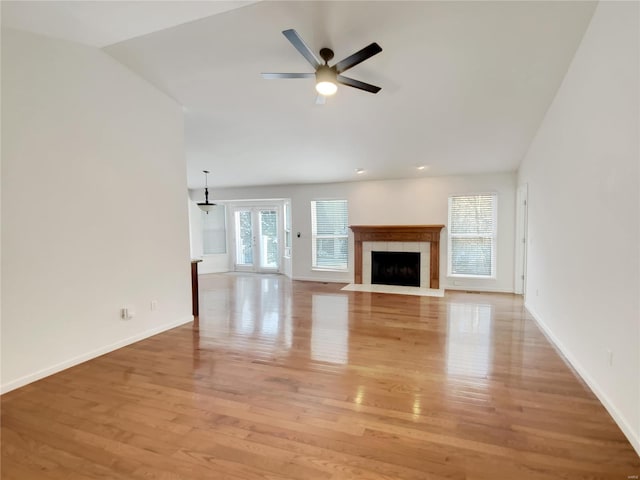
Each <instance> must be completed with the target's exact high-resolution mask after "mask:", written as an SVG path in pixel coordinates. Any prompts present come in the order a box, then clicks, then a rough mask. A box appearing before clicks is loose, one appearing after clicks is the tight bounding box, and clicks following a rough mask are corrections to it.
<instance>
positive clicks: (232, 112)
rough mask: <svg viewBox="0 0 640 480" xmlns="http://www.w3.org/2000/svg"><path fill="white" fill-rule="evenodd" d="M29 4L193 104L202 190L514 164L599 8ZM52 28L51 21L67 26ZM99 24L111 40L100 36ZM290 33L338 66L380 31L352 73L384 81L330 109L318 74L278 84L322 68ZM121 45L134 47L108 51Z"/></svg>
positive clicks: (190, 113)
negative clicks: (286, 75) (284, 75)
mask: <svg viewBox="0 0 640 480" xmlns="http://www.w3.org/2000/svg"><path fill="white" fill-rule="evenodd" d="M3 3H6V2H3ZM20 3H21V4H31V5H30V7H31V8H32V10H31V13H30V15H29V17H30V18H31V20H30V22H27V21H24V19H23V21H22V23H20V21H19V20H20V18H21V17H20V15H19V14H15V10H11V11H10V13H11V14H12V17H11V18H10V19H9V21H8V22H5V19H4V17H5V16H6V15H5V7H4V5H3V25H9V26H14V27H17V28H23V29H27V30H32V31H37V32H39V33H45V34H49V35H52V36H63V37H64V36H67V38H71V39H73V40H76V41H81V42H84V43H88V44H92V45H97V46H100V47H104V50H105V51H106V52H107V53H108V54H110V55H112V56H113V57H114V58H115V59H117V60H118V61H120V62H122V63H123V64H125V65H126V66H128V67H129V68H130V69H132V70H133V71H135V72H137V73H138V74H139V75H141V76H142V77H144V78H146V79H147V80H148V81H149V82H151V83H152V84H154V85H155V86H157V87H158V88H159V89H161V90H162V91H164V92H166V93H167V94H168V95H170V96H171V97H173V98H174V99H175V100H176V101H177V102H179V103H180V104H181V105H182V106H183V107H184V111H185V142H186V159H187V165H188V183H189V187H190V188H197V187H201V186H202V184H203V175H202V173H201V171H202V170H203V169H208V170H211V171H212V175H211V176H210V180H209V183H210V185H212V186H214V187H223V186H224V187H227V186H243V185H268V184H287V183H319V182H340V181H354V180H360V179H386V178H408V177H415V176H424V175H450V174H470V173H486V172H504V171H514V170H516V169H517V167H518V165H519V163H520V160H521V159H522V157H523V155H524V154H525V152H526V150H527V148H528V146H529V144H530V142H531V141H532V139H533V136H534V135H535V133H536V130H537V128H538V125H539V124H540V122H541V120H542V118H543V116H544V114H545V112H546V109H547V108H548V106H549V104H550V103H551V101H552V99H553V97H554V95H555V93H556V91H557V89H558V87H559V85H560V83H561V82H562V79H563V77H564V74H565V72H566V70H567V68H568V66H569V64H570V62H571V60H572V58H573V54H574V52H575V50H576V48H577V46H578V44H579V43H580V40H581V39H582V35H583V33H584V31H585V29H586V26H587V24H588V22H589V20H590V18H591V15H592V14H593V10H594V7H595V4H594V3H593V2H574V1H568V2H557V1H553V2H540V1H531V2H414V1H412V2H400V1H392V2H381V1H355V2H294V1H285V2H275V1H273V2H272V1H265V2H257V3H253V2H241V3H236V2H123V5H125V4H126V5H128V7H127V8H125V6H123V5H121V6H120V10H119V11H118V12H115V13H113V12H112V13H111V14H107V13H104V12H103V13H100V9H102V10H105V9H106V10H109V7H107V6H106V5H107V4H112V5H115V6H114V7H113V8H114V9H117V8H118V3H120V2H105V3H102V2H78V3H81V4H84V5H83V6H82V9H83V11H84V12H85V14H84V16H85V17H87V18H90V19H91V21H88V20H83V19H82V18H80V20H78V18H79V17H81V16H79V15H77V14H76V15H75V16H74V22H76V23H77V24H78V25H82V26H83V27H82V28H80V29H79V30H80V32H75V33H76V34H77V35H76V36H75V38H74V36H73V35H71V33H72V32H73V30H74V28H72V27H70V26H69V25H66V26H65V25H61V26H58V28H57V30H55V31H54V32H53V33H52V32H51V31H46V28H45V27H43V26H42V25H39V22H38V21H37V20H38V18H39V17H38V15H36V16H35V17H36V18H35V19H34V18H33V12H42V15H43V16H44V17H45V18H46V15H47V13H46V12H47V9H51V8H53V7H55V5H58V7H59V8H63V7H64V8H66V9H67V17H68V16H69V15H68V12H69V10H68V9H70V8H71V9H73V6H72V5H70V4H73V3H74V2H20ZM42 4H47V5H42ZM92 4H93V5H92ZM162 4H167V5H164V7H163V6H162ZM180 4H184V5H183V7H184V10H181V9H180ZM198 4H199V5H198ZM216 4H218V5H217V6H216ZM145 5H146V7H145ZM235 7H241V8H235ZM23 8H24V7H23ZM92 8H95V9H96V10H91V9H92ZM189 8H190V9H191V10H189ZM216 8H217V9H218V10H216ZM33 9H35V10H33ZM145 9H146V10H145ZM154 9H155V10H154ZM180 11H181V12H182V13H181V14H180V15H179V14H178V13H176V12H180ZM86 12H89V13H86ZM167 12H169V13H167ZM171 12H173V13H171ZM48 15H49V19H50V20H51V18H57V17H55V16H54V15H52V14H50V13H49V14H48ZM101 19H102V20H101ZM40 20H42V19H40ZM91 22H93V24H92V23H91ZM96 22H97V23H98V24H100V27H101V28H99V26H98V25H97V24H96ZM127 22H128V23H127ZM185 22H186V23H185ZM40 23H43V24H44V25H45V26H47V28H48V29H49V30H51V28H52V26H51V25H50V23H51V21H49V22H40ZM53 23H55V22H53ZM63 23H64V22H63ZM90 24H91V25H94V26H93V30H94V31H95V32H98V33H99V35H98V34H96V35H94V36H93V37H91V35H90V34H89V33H87V32H90V31H92V29H91V28H89V27H87V25H90ZM136 26H137V27H136ZM288 28H294V29H296V30H297V32H298V33H299V34H300V35H301V36H302V37H303V39H304V40H305V41H306V43H307V44H308V45H309V46H310V47H311V48H312V50H314V51H315V52H316V53H317V52H318V50H319V49H320V48H322V47H329V48H332V49H333V50H334V51H335V59H334V61H337V60H340V59H342V58H344V57H346V56H348V55H350V54H351V53H353V52H355V51H357V50H359V49H360V48H362V47H364V46H365V45H367V44H369V43H371V42H374V41H375V42H377V43H378V44H380V46H381V47H382V48H383V51H382V53H380V54H378V55H376V56H375V57H372V58H371V59H369V60H367V61H366V62H364V63H362V64H360V65H358V66H356V67H354V68H353V69H352V70H350V71H349V72H348V73H349V76H350V77H353V78H356V79H359V80H363V81H365V82H368V83H372V84H375V85H379V86H381V87H382V90H381V91H380V92H379V93H378V94H375V95H374V94H370V93H367V92H363V91H360V90H356V89H353V88H349V87H344V86H340V87H339V89H338V92H337V94H336V95H335V96H333V97H330V98H329V99H328V100H327V102H326V104H325V105H316V104H315V97H316V95H315V91H314V81H313V79H293V80H264V79H262V78H261V76H260V73H261V72H312V71H313V70H312V68H311V66H310V65H309V64H308V63H307V62H306V61H305V59H304V58H303V57H302V56H301V55H300V54H299V53H298V52H297V51H296V50H295V49H294V48H293V46H292V45H291V44H290V43H289V42H288V41H287V39H286V38H285V37H284V36H283V35H282V33H281V32H282V30H285V29H288ZM65 32H66V35H65ZM149 32H151V33H149ZM83 35H84V37H83ZM121 40H122V41H121ZM112 41H116V42H119V43H115V44H111V45H108V46H105V45H107V44H108V43H110V42H112ZM418 166H426V167H427V168H425V169H423V170H417V169H416V167H418ZM356 169H364V171H365V172H364V174H362V175H356V173H355V170H356Z"/></svg>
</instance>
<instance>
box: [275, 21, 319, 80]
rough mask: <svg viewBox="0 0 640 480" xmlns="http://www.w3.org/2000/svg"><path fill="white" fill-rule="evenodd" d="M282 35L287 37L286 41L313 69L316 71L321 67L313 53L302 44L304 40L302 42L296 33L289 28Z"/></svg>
mask: <svg viewBox="0 0 640 480" xmlns="http://www.w3.org/2000/svg"><path fill="white" fill-rule="evenodd" d="M282 34H283V35H284V36H285V37H287V40H289V41H290V42H291V43H292V45H293V46H294V47H296V50H298V51H299V52H300V53H301V54H302V56H303V57H304V58H306V59H307V61H308V62H309V63H310V64H311V65H312V66H313V68H314V69H316V70H317V69H318V67H319V66H320V65H321V63H320V60H318V57H316V56H315V54H314V53H313V51H311V49H310V48H309V47H308V46H307V44H306V43H304V40H302V37H300V35H298V32H296V31H295V30H294V29H293V28H291V29H289V30H283V32H282Z"/></svg>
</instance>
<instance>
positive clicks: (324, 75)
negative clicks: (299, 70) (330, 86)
mask: <svg viewBox="0 0 640 480" xmlns="http://www.w3.org/2000/svg"><path fill="white" fill-rule="evenodd" d="M337 75H338V74H337V73H336V69H335V67H330V66H329V65H320V66H319V67H318V69H317V70H316V82H332V83H335V82H336V76H337Z"/></svg>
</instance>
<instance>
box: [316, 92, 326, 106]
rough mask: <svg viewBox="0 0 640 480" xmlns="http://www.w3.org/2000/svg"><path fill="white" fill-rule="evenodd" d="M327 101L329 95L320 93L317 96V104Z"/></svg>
mask: <svg viewBox="0 0 640 480" xmlns="http://www.w3.org/2000/svg"><path fill="white" fill-rule="evenodd" d="M326 101H327V97H325V96H324V95H320V94H318V96H317V97H316V105H324V104H325V102H326Z"/></svg>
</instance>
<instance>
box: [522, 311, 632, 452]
mask: <svg viewBox="0 0 640 480" xmlns="http://www.w3.org/2000/svg"><path fill="white" fill-rule="evenodd" d="M524 308H526V310H527V311H528V312H529V314H530V315H531V316H532V317H533V319H534V320H535V322H536V323H537V324H538V326H539V327H540V329H541V330H542V332H543V333H544V334H545V336H546V337H547V339H548V340H549V341H550V342H551V343H552V344H553V345H554V346H555V347H556V348H557V349H558V350H559V351H560V353H561V354H562V355H563V356H564V358H565V359H566V360H567V362H569V364H570V365H571V367H573V369H574V370H575V372H576V373H577V374H578V375H579V376H580V378H582V380H584V382H585V383H586V384H587V386H588V387H589V388H590V389H591V391H592V392H593V394H594V395H595V396H596V397H598V400H600V403H602V405H603V406H604V408H606V409H607V412H609V415H611V417H612V418H613V420H614V421H615V422H616V424H617V425H618V427H620V430H622V433H624V435H625V436H626V437H627V439H628V440H629V442H630V443H631V445H632V446H633V448H634V449H635V450H636V453H637V454H638V455H640V434H636V433H635V432H634V431H633V429H632V428H631V426H630V425H629V422H627V421H626V419H625V418H624V416H623V415H622V414H621V413H620V412H619V411H618V409H617V408H616V407H615V405H614V404H613V403H612V402H611V400H610V399H609V397H608V396H607V394H606V393H605V392H604V391H603V390H602V388H600V385H598V382H596V381H595V380H594V379H593V377H592V376H591V375H589V372H588V371H587V370H586V369H585V368H584V367H583V366H582V364H581V363H580V362H578V360H576V358H575V357H574V356H573V355H572V354H571V352H569V350H567V348H566V347H565V346H564V344H563V343H562V342H561V341H560V339H559V338H558V337H556V335H555V334H554V333H553V331H552V330H551V329H550V328H549V326H548V325H547V324H546V323H544V321H543V320H542V318H541V317H540V315H538V314H537V313H536V312H535V310H533V309H532V308H531V307H530V306H529V305H528V304H527V302H525V304H524Z"/></svg>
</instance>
